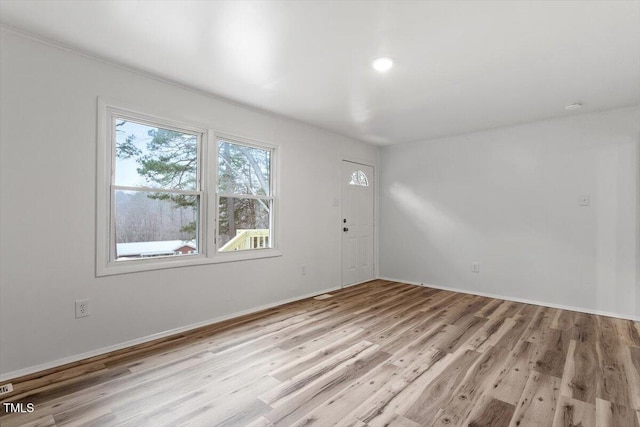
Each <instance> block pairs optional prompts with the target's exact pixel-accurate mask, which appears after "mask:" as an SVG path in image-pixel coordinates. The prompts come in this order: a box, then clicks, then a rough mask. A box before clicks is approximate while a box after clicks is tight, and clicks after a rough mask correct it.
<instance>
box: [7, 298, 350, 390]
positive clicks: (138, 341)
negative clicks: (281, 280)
mask: <svg viewBox="0 0 640 427" xmlns="http://www.w3.org/2000/svg"><path fill="white" fill-rule="evenodd" d="M339 289H340V286H334V287H331V288H326V289H322V290H319V291H314V292H311V293H309V294H305V295H302V296H297V297H292V298H287V299H284V300H280V301H276V302H273V303H269V304H264V305H261V306H258V307H254V308H249V309H247V310H242V311H238V312H235V313H231V314H227V315H224V316H219V317H214V318H213V319H208V320H204V321H202V322H196V323H191V324H189V325H186V326H181V327H178V328H174V329H169V330H167V331H163V332H158V333H155V334H151V335H147V336H145V337H142V338H136V339H133V340H129V341H125V342H122V343H119V344H114V345H110V346H107V347H101V348H99V349H96V350H91V351H87V352H84V353H80V354H75V355H73V356H67V357H63V358H61V359H57V360H54V361H52V362H46V363H41V364H39V365H35V366H30V367H28V368H23V369H19V370H17V371H11V372H7V373H5V374H0V382H3V381H7V380H13V379H16V378H19V377H22V376H25V375H31V374H34V373H36V372H42V371H45V370H47V369H51V368H55V367H58V366H62V365H66V364H68V363H73V362H78V361H80V360H83V359H88V358H91V357H95V356H100V355H101V354H106V353H110V352H112V351H117V350H122V349H124V348H127V347H132V346H134V345H139V344H143V343H146V342H149V341H153V340H157V339H159V338H165V337H168V336H171V335H175V334H179V333H182V332H187V331H190V330H192V329H197V328H201V327H203V326H209V325H213V324H215V323H219V322H223V321H225V320H229V319H233V318H235V317H240V316H244V315H246V314H251V313H256V312H259V311H262V310H267V309H269V308H273V307H277V306H280V305H284V304H288V303H290V302H295V301H300V300H304V299H307V298H312V297H315V296H318V295H322V294H325V293H327V292H333V291H337V290H339Z"/></svg>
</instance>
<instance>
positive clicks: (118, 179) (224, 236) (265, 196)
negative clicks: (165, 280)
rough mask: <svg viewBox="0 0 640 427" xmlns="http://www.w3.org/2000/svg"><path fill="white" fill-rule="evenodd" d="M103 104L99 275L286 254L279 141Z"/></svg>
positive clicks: (101, 103)
mask: <svg viewBox="0 0 640 427" xmlns="http://www.w3.org/2000/svg"><path fill="white" fill-rule="evenodd" d="M99 104H100V111H101V112H102V113H103V114H101V115H100V116H99V159H98V160H99V161H98V169H99V170H98V173H99V174H100V175H99V176H102V179H99V180H98V189H97V190H98V215H97V218H98V233H97V251H96V256H97V263H96V264H97V275H99V276H101V275H108V274H117V273H126V272H134V271H143V270H151V269H157V268H168V267H174V266H182V265H193V264H203V263H212V262H224V261H235V260H241V259H250V258H262V257H265V256H276V255H279V252H277V250H275V245H274V244H275V243H276V242H277V239H275V237H274V233H273V232H274V228H275V227H274V217H273V213H274V207H275V203H276V198H275V195H274V185H273V184H274V176H273V164H274V157H275V148H274V147H270V146H267V145H264V144H261V143H255V142H253V141H247V140H243V139H240V138H235V137H231V136H230V137H227V136H224V137H223V136H221V135H217V138H216V136H215V135H214V133H213V132H212V131H209V130H206V129H201V128H198V127H194V126H191V125H188V124H184V123H179V122H174V121H171V120H166V119H161V118H158V117H154V116H149V115H145V114H140V113H137V112H134V111H132V110H130V109H122V108H117V107H114V106H110V105H107V104H106V103H105V102H104V101H102V100H101V101H100V102H99ZM214 141H215V142H214Z"/></svg>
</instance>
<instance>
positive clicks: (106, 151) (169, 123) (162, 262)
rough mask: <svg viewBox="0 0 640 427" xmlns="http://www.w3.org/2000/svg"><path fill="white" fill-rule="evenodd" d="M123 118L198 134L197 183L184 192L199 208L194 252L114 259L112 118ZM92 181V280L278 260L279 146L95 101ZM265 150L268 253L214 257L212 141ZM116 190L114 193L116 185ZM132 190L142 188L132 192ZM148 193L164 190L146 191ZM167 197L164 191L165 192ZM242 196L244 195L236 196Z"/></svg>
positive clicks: (245, 252)
mask: <svg viewBox="0 0 640 427" xmlns="http://www.w3.org/2000/svg"><path fill="white" fill-rule="evenodd" d="M115 116H117V117H123V118H127V119H130V120H132V121H136V122H141V123H143V124H148V125H152V126H158V127H161V128H164V129H171V130H177V131H181V132H186V133H190V134H196V135H200V137H199V142H198V181H199V188H197V189H196V190H195V191H189V193H194V194H198V195H199V197H200V206H199V213H198V225H197V237H196V238H197V239H198V253H197V254H186V255H181V256H167V257H152V258H145V259H139V260H138V259H135V260H120V261H117V260H116V259H115V248H116V241H115V214H114V203H113V194H114V187H115V184H114V171H115V168H114V167H115V145H116V144H115V132H114V131H113V117H115ZM97 123H98V129H97V142H98V143H97V165H96V166H97V167H96V171H97V180H96V196H97V200H96V276H97V277H101V276H109V275H113V274H124V273H134V272H139V271H149V270H158V269H165V268H174V267H185V266H192V265H202V264H215V263H220V262H231V261H242V260H249V259H258V258H269V257H275V256H281V255H282V253H281V252H280V250H279V247H278V245H279V242H280V238H279V236H277V235H276V230H278V227H277V225H276V222H277V218H278V216H277V212H276V211H277V204H278V194H277V185H276V182H277V176H278V170H277V167H276V165H277V158H278V151H279V147H277V146H274V145H271V144H267V143H263V142H260V141H256V140H251V139H248V138H244V137H239V136H235V135H233V134H230V133H226V132H225V133H218V132H215V131H213V130H212V129H208V128H207V127H206V126H201V125H197V124H193V123H186V122H185V121H183V120H176V119H169V118H166V116H165V115H162V116H161V115H159V114H153V113H148V112H146V111H145V112H143V111H141V109H139V108H137V107H133V106H131V105H126V104H123V103H122V102H114V101H108V100H105V99H104V98H98V117H97ZM219 140H225V141H229V142H231V143H237V144H240V145H246V146H250V147H255V148H260V149H267V150H270V151H271V170H270V185H271V195H272V200H273V202H272V212H271V223H270V230H271V231H270V235H271V239H270V240H271V248H260V249H255V250H243V251H234V252H218V247H217V244H216V241H217V233H218V227H217V220H218V194H217V189H218V185H217V179H218V141H219ZM118 188H120V187H119V186H118ZM136 189H142V188H139V187H136ZM150 190H151V191H153V190H157V191H165V190H159V189H155V188H154V189H150ZM169 192H170V191H169ZM236 196H239V197H245V196H244V195H236Z"/></svg>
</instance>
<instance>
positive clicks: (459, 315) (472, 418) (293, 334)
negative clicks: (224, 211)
mask: <svg viewBox="0 0 640 427" xmlns="http://www.w3.org/2000/svg"><path fill="white" fill-rule="evenodd" d="M330 295H331V296H329V297H327V296H324V297H323V298H309V299H306V300H302V301H298V302H295V303H291V304H286V305H283V306H280V307H277V308H274V309H270V310H266V311H263V312H260V313H255V314H251V315H247V316H243V317H239V318H236V319H232V320H229V321H225V322H221V323H218V324H215V325H211V326H208V327H204V328H200V329H197V330H193V331H190V332H187V333H183V334H178V335H175V336H172V337H169V338H165V339H162V340H158V341H155V342H152V343H147V344H143V345H139V346H136V347H132V348H129V349H125V350H121V351H117V352H113V353H110V354H108V355H104V356H98V357H95V358H92V359H89V360H86V361H82V362H78V363H74V364H71V365H68V366H66V367H63V368H62V369H54V370H50V371H47V372H42V373H39V374H34V375H31V376H27V377H23V378H19V379H16V380H15V381H14V387H15V391H14V393H13V395H10V396H3V399H4V400H3V401H2V402H3V403H4V402H13V403H23V404H26V403H29V402H30V403H33V404H34V405H35V411H34V412H32V413H24V414H11V413H6V412H5V410H4V405H2V408H0V409H2V412H1V413H0V425H2V426H3V427H14V426H31V427H35V426H39V427H51V426H132V427H134V426H135V427H139V426H154V427H157V426H203V427H209V426H218V425H220V426H252V427H266V426H321V427H322V426H334V425H336V426H343V427H347V426H354V427H367V426H369V427H377V426H398V427H416V426H474V427H478V426H491V427H500V426H505V427H508V426H519V427H523V426H551V427H559V426H583V427H590V426H602V427H605V426H611V427H634V426H635V427H640V322H632V321H627V320H620V319H615V318H610V317H603V316H595V315H589V314H584V313H578V312H572V311H565V310H558V309H553V308H547V307H540V306H534V305H528V304H520V303H515V302H510V301H502V300H496V299H491V298H485V297H479V296H473V295H466V294H459V293H454V292H448V291H441V290H437V289H429V288H424V287H419V286H412V285H407V284H402V283H395V282H388V281H382V280H376V281H372V282H368V283H365V284H363V285H359V286H354V287H351V288H347V289H343V290H341V291H337V292H333V293H331V294H330Z"/></svg>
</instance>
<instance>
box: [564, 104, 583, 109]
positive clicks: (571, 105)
mask: <svg viewBox="0 0 640 427" xmlns="http://www.w3.org/2000/svg"><path fill="white" fill-rule="evenodd" d="M579 108H582V102H572V103H570V104H567V105H565V106H564V109H565V110H577V109H579Z"/></svg>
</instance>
